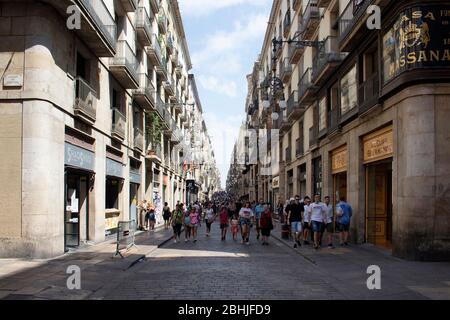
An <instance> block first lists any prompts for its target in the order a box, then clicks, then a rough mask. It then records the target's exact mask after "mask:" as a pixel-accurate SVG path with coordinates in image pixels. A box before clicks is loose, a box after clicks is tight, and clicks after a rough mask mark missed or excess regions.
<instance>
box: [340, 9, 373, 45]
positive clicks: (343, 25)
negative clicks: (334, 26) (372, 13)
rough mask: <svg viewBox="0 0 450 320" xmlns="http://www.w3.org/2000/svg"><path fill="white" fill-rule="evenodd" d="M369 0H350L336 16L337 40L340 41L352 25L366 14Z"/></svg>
mask: <svg viewBox="0 0 450 320" xmlns="http://www.w3.org/2000/svg"><path fill="white" fill-rule="evenodd" d="M370 2H371V1H370V0H351V1H350V2H349V4H348V5H347V7H346V8H345V9H344V12H342V14H341V16H340V17H339V18H338V21H339V42H341V41H342V40H343V39H344V38H345V37H347V35H348V34H349V33H350V32H351V30H352V29H353V26H354V25H355V24H356V23H357V22H358V21H359V20H360V19H361V18H362V16H363V15H365V14H366V11H367V7H368V6H369V5H370Z"/></svg>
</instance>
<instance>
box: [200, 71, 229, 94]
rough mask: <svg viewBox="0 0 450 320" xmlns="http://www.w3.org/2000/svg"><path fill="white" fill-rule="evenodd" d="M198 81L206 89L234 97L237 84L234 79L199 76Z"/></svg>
mask: <svg viewBox="0 0 450 320" xmlns="http://www.w3.org/2000/svg"><path fill="white" fill-rule="evenodd" d="M198 81H199V82H200V84H201V85H202V87H203V88H205V89H206V90H209V91H212V92H215V93H218V94H223V95H227V96H229V97H232V98H233V97H236V95H237V85H236V83H235V82H234V81H226V80H221V79H219V78H217V77H215V76H202V75H201V76H199V77H198Z"/></svg>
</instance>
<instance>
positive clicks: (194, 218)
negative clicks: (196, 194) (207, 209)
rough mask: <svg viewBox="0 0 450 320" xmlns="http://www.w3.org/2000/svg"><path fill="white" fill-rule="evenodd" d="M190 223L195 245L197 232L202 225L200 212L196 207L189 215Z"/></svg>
mask: <svg viewBox="0 0 450 320" xmlns="http://www.w3.org/2000/svg"><path fill="white" fill-rule="evenodd" d="M189 221H190V227H191V232H192V239H194V243H195V242H197V230H198V226H199V225H200V212H199V211H198V210H196V208H195V207H194V208H193V209H192V210H191V212H190V213H189Z"/></svg>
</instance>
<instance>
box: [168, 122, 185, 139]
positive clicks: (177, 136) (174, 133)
mask: <svg viewBox="0 0 450 320" xmlns="http://www.w3.org/2000/svg"><path fill="white" fill-rule="evenodd" d="M182 140H183V135H182V134H181V131H180V129H178V128H177V124H176V122H175V121H173V125H172V136H171V137H170V141H171V142H172V143H175V144H178V143H180V142H181V141H182Z"/></svg>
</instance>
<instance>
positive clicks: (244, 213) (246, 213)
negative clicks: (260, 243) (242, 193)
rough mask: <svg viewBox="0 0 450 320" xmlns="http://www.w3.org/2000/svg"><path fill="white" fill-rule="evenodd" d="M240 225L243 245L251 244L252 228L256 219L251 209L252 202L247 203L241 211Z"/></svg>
mask: <svg viewBox="0 0 450 320" xmlns="http://www.w3.org/2000/svg"><path fill="white" fill-rule="evenodd" d="M239 218H240V225H241V234H242V243H246V244H247V245H249V244H250V242H249V241H250V240H249V239H250V228H251V225H252V222H253V220H254V218H255V214H254V213H253V210H252V209H251V204H250V202H247V203H246V204H245V206H244V207H242V208H241V210H240V211H239Z"/></svg>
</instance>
